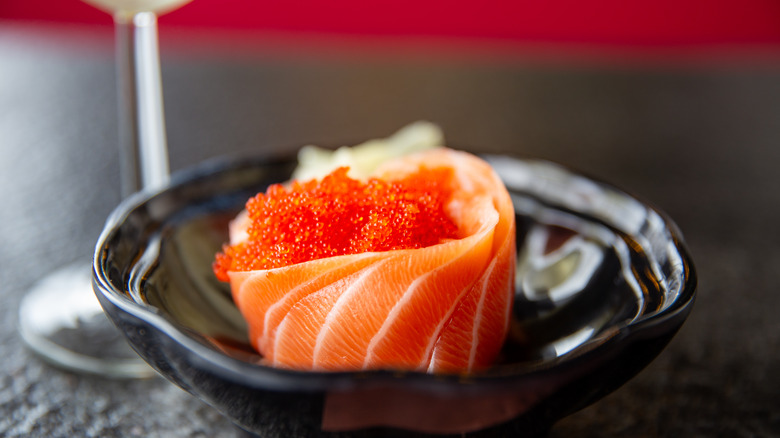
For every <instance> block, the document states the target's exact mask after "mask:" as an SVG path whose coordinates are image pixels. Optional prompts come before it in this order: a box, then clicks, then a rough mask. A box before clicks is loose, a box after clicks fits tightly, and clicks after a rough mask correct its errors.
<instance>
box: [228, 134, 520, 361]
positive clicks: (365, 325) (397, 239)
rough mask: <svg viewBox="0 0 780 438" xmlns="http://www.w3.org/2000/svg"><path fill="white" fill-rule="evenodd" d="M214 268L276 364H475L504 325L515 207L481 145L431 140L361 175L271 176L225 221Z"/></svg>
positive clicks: (495, 349) (488, 355) (257, 344)
mask: <svg viewBox="0 0 780 438" xmlns="http://www.w3.org/2000/svg"><path fill="white" fill-rule="evenodd" d="M229 232H230V243H229V244H226V245H225V246H224V248H223V251H222V252H221V253H219V254H217V256H216V261H215V262H214V272H215V274H216V275H217V277H218V278H219V279H220V280H222V281H226V282H229V283H230V288H231V291H232V294H233V299H234V301H235V303H236V305H237V306H238V308H239V310H240V311H241V313H242V315H243V317H244V318H245V319H246V321H247V323H248V325H249V337H250V342H251V343H252V345H253V346H254V348H256V349H257V350H258V351H259V352H260V353H261V354H262V355H263V357H264V358H265V360H266V361H267V363H268V364H269V365H272V366H277V367H284V368H292V369H298V370H315V371H346V370H367V369H393V370H416V371H425V372H431V373H467V372H472V371H475V370H479V369H482V368H485V367H487V366H489V365H490V364H491V363H492V362H493V361H494V360H495V359H496V357H497V355H498V353H499V351H500V349H501V346H502V344H503V342H504V339H505V337H506V335H507V331H508V325H509V319H510V310H511V306H512V298H513V291H514V272H515V251H516V250H515V214H514V209H513V207H512V201H511V199H510V197H509V194H508V193H507V190H506V188H505V187H504V185H503V183H502V182H501V180H500V179H499V178H498V176H497V175H496V173H495V172H494V171H493V170H492V169H491V167H490V166H489V165H488V164H487V163H486V162H485V161H483V160H481V159H480V158H478V157H476V156H474V155H471V154H468V153H465V152H458V151H453V150H450V149H446V148H436V149H431V150H427V151H424V152H420V153H415V154H412V155H407V156H404V157H400V158H396V159H393V160H390V161H387V162H386V163H384V164H382V165H381V166H379V167H378V168H377V169H376V170H375V171H374V172H373V173H372V175H371V176H370V177H369V178H367V179H366V180H357V179H352V178H350V177H349V176H347V169H345V168H340V169H337V170H335V171H334V172H332V173H331V174H329V175H327V176H325V177H323V178H321V179H313V180H310V181H293V182H292V183H290V184H288V185H285V186H283V185H275V186H271V187H270V188H269V189H268V190H267V191H266V193H261V194H258V195H257V196H256V197H254V198H252V199H250V200H249V202H247V209H246V210H245V212H243V213H242V214H241V215H239V217H238V218H236V219H235V220H234V221H233V223H232V224H231V226H230V230H229Z"/></svg>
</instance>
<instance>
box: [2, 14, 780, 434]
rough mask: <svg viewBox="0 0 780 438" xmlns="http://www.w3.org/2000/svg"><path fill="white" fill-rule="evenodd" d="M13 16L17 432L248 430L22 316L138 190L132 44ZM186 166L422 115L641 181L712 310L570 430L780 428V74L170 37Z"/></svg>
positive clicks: (8, 430)
mask: <svg viewBox="0 0 780 438" xmlns="http://www.w3.org/2000/svg"><path fill="white" fill-rule="evenodd" d="M88 41H89V39H88V38H84V35H81V34H79V36H77V37H75V38H64V39H59V38H52V37H51V35H49V36H45V35H40V34H37V33H36V32H34V31H29V30H28V29H25V28H20V27H14V26H10V27H6V28H4V29H3V30H2V31H0V60H2V62H0V201H2V209H0V224H2V226H0V242H1V243H2V244H0V312H2V318H0V347H1V348H2V349H1V350H0V351H2V355H1V358H0V436H7V437H65V436H100V437H132V436H164V437H199V436H204V437H205V436H208V437H211V436H221V437H231V436H243V435H244V433H243V432H241V431H239V430H238V429H236V428H234V427H233V426H232V425H231V423H230V422H229V421H228V420H226V419H225V418H222V417H221V416H220V415H219V414H217V413H216V412H215V411H213V410H212V409H211V408H209V407H208V406H206V405H205V404H203V403H202V402H200V401H199V400H197V399H195V398H193V397H192V396H190V395H188V394H187V393H185V392H184V391H182V390H180V389H178V388H177V387H175V386H173V385H171V384H169V383H168V382H166V381H164V380H163V379H161V378H154V379H151V380H143V381H114V380H105V379H99V378H95V377H87V376H82V375H78V374H73V373H69V372H64V371H60V370H59V369H56V368H52V367H50V366H48V365H46V364H44V363H42V362H41V361H39V360H38V359H37V358H36V357H35V356H33V355H32V354H31V353H29V352H28V350H26V349H25V348H24V346H23V344H22V342H21V340H20V338H19V335H18V332H17V330H16V324H17V320H18V316H17V311H18V307H19V303H20V300H21V298H22V297H23V296H24V294H25V293H26V291H27V290H28V289H29V288H30V287H31V286H32V285H33V284H34V283H35V281H36V280H38V279H40V278H41V277H43V276H44V275H45V274H46V273H47V272H50V271H52V270H54V269H56V268H58V267H60V266H63V265H66V264H69V263H71V262H74V261H83V262H84V263H85V266H88V265H89V261H90V257H91V253H92V249H93V245H94V243H95V241H96V239H97V236H98V234H99V232H100V230H101V228H102V224H103V221H104V220H105V218H106V217H107V215H108V214H109V212H110V211H111V210H112V209H113V207H114V206H116V204H117V203H118V202H119V189H118V184H119V181H118V176H117V173H118V168H119V166H118V163H117V150H116V147H115V146H114V145H115V143H116V142H115V138H116V120H115V119H116V111H115V109H116V100H115V91H114V67H113V54H112V51H111V44H110V42H109V43H106V44H104V43H99V44H92V43H90V42H88ZM163 48H164V50H163V80H164V90H165V101H166V110H167V113H166V117H167V122H168V137H169V144H170V154H171V167H172V169H173V170H174V171H176V170H179V169H183V168H186V167H188V166H191V165H193V164H195V163H197V162H199V161H201V160H203V159H207V158H210V157H213V156H217V155H223V154H276V153H279V152H284V151H288V152H289V151H292V150H294V149H295V148H297V147H298V146H300V145H304V144H308V143H317V144H323V145H341V144H351V143H354V142H357V141H361V140H363V139H367V138H372V137H377V136H384V135H387V134H389V133H391V132H393V131H394V130H396V129H397V128H399V127H401V126H403V125H405V124H407V123H409V122H411V121H414V120H419V119H427V120H431V121H434V122H436V123H438V124H440V125H441V126H442V127H443V128H444V131H445V134H446V136H447V138H448V139H449V144H451V145H454V146H456V147H459V148H464V149H471V150H474V151H480V152H481V151H485V152H498V153H510V154H518V155H521V156H531V157H540V158H545V159H549V160H553V161H558V162H561V163H563V164H566V165H569V166H572V167H574V168H576V169H579V170H581V171H583V172H586V173H587V174H591V175H596V176H597V177H598V178H600V179H603V180H606V181H609V182H612V183H614V184H616V185H618V186H620V187H622V188H624V189H626V190H628V191H630V192H633V193H636V194H639V195H640V196H641V197H643V198H645V199H647V200H649V201H650V202H652V203H653V204H655V205H656V206H658V207H660V208H661V209H662V210H664V211H666V212H667V213H668V214H669V215H670V216H671V217H672V218H673V219H674V220H675V221H676V222H677V224H678V225H679V226H680V228H681V229H682V231H683V233H684V235H685V237H686V241H687V243H688V245H689V248H690V250H691V253H692V255H693V259H694V263H695V266H696V268H697V271H698V277H699V286H698V293H699V295H698V299H697V302H696V304H695V307H694V310H693V313H692V314H691V316H690V318H689V319H688V321H687V322H686V324H685V325H684V326H683V328H682V329H681V330H680V332H679V333H678V335H677V336H676V337H675V338H674V339H673V340H672V342H671V343H670V345H669V346H668V347H667V349H666V350H664V352H662V354H661V355H660V356H659V357H658V358H657V359H656V360H655V361H654V362H653V363H652V364H651V365H650V366H649V367H647V368H646V369H645V370H644V371H643V372H641V373H640V374H639V375H638V376H637V377H636V378H634V379H632V380H631V381H630V382H629V383H627V384H626V385H625V386H623V387H622V388H620V389H618V390H617V391H615V392H614V393H612V394H611V395H609V396H607V397H606V398H604V399H603V400H601V401H599V402H597V403H595V404H594V405H592V406H591V407H589V408H586V409H584V410H582V411H580V412H578V413H576V414H574V415H571V416H570V417H568V418H566V419H564V420H562V421H561V422H559V423H558V424H556V425H555V426H554V427H553V429H552V430H551V432H550V437H551V438H552V437H555V438H558V437H570V436H576V437H626V436H641V437H644V436H647V437H678V436H735V437H740V436H745V437H747V436H761V437H772V436H780V397H778V394H780V373H778V372H777V370H778V369H780V318H778V317H777V314H778V310H779V309H780V294H778V293H777V285H778V284H780V269H778V266H780V238H778V232H777V224H778V223H780V190H778V188H780V173H778V172H777V169H776V167H777V166H778V164H779V163H780V147H778V145H779V144H780V67H779V66H778V65H777V64H774V65H767V64H764V65H759V64H755V63H754V64H751V65H748V66H746V65H738V64H722V63H721V64H717V63H716V64H714V65H709V64H708V65H693V66H692V65H688V66H686V67H683V66H680V65H677V66H675V65H674V63H671V64H662V65H655V66H653V65H644V66H639V65H624V64H620V63H617V64H611V65H610V64H596V63H590V64H589V63H576V64H575V63H573V64H571V65H568V64H566V63H561V62H556V63H545V62H523V60H522V59H514V60H512V61H506V62H499V61H498V60H495V59H494V60H487V61H484V60H483V61H481V62H477V60H474V59H468V60H465V61H464V60H458V59H457V58H447V57H441V58H437V57H432V58H430V59H425V58H424V57H410V58H404V57H403V56H398V55H397V54H396V55H394V56H391V57H389V58H387V59H384V58H381V57H376V56H374V57H371V58H369V59H363V60H361V58H360V57H353V56H347V55H344V54H341V55H335V56H297V57H296V56H289V55H283V54H280V53H271V54H267V53H266V54H264V53H261V52H258V53H245V54H244V56H235V54H232V55H223V54H220V53H215V52H209V53H196V52H195V51H189V52H187V51H184V52H173V53H171V52H167V51H166V50H165V46H164V47H163Z"/></svg>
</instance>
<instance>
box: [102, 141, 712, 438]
mask: <svg viewBox="0 0 780 438" xmlns="http://www.w3.org/2000/svg"><path fill="white" fill-rule="evenodd" d="M484 158H485V159H486V160H488V161H489V162H490V163H491V164H492V165H493V167H494V169H495V170H496V172H497V173H498V174H499V175H500V177H501V178H502V180H503V181H504V183H505V184H506V186H507V189H508V190H509V192H510V194H511V196H512V199H513V203H514V207H515V211H516V220H517V248H518V257H517V281H516V288H515V289H516V290H515V304H514V307H513V313H512V321H511V329H510V334H509V336H508V338H507V340H506V342H505V345H504V348H503V351H502V353H501V356H500V358H499V359H498V361H497V362H496V363H495V364H494V365H493V366H492V367H491V368H489V369H487V370H483V371H480V372H478V373H474V374H471V375H431V374H425V373H419V372H408V371H393V370H388V371H357V372H301V371H292V370H285V369H278V368H273V367H269V366H266V365H264V363H263V358H262V357H261V356H260V355H259V354H258V353H257V352H255V351H254V350H253V349H252V348H251V347H250V345H249V341H248V338H247V333H246V325H245V323H244V321H243V319H242V318H241V315H240V314H239V312H238V310H237V308H236V307H235V305H234V304H233V302H232V299H231V297H230V290H229V287H228V286H227V285H226V284H223V283H220V282H218V281H217V280H216V279H215V278H214V276H213V274H212V272H211V262H212V260H213V256H214V254H215V253H216V252H217V251H218V250H219V249H220V248H221V245H222V244H223V243H224V242H225V241H227V224H228V222H229V221H230V220H231V219H232V218H233V217H234V216H235V215H236V214H237V213H238V212H239V211H240V210H241V209H242V208H243V206H244V203H245V202H246V200H247V199H248V198H249V197H250V196H254V195H255V194H256V193H257V192H259V191H263V190H265V188H266V187H267V186H268V185H269V184H273V183H278V182H283V181H286V180H288V179H289V177H290V174H291V172H292V170H293V168H294V166H295V162H294V161H292V160H268V159H260V158H257V159H223V160H217V161H212V162H207V163H204V164H203V165H201V166H198V167H196V168H193V169H191V170H188V171H185V172H181V173H179V174H177V175H175V176H174V178H173V179H172V181H171V183H170V184H169V185H168V186H167V187H166V188H164V189H163V190H161V191H159V192H156V193H143V192H142V193H138V194H136V195H134V196H132V197H130V198H128V199H127V200H125V201H124V202H123V203H122V204H121V205H119V206H118V207H117V209H116V210H115V211H114V212H113V213H112V215H111V216H110V217H109V218H108V220H107V223H106V226H105V229H104V231H103V233H102V235H101V237H100V239H99V242H98V245H97V248H96V252H95V258H94V281H93V284H94V288H95V291H96V294H97V296H98V299H99V301H100V303H101V305H102V306H103V308H104V310H105V312H106V314H107V315H108V316H109V318H110V319H111V320H112V321H113V322H114V323H115V324H116V325H117V326H118V327H119V329H120V330H121V331H122V332H123V333H124V334H125V335H126V337H127V339H128V341H129V343H130V345H131V346H132V347H133V348H134V349H135V350H136V351H137V352H138V354H139V355H140V356H141V357H143V358H144V359H145V360H146V361H147V362H148V363H149V364H150V365H151V366H152V367H153V368H154V369H156V370H157V371H158V372H159V373H160V374H161V375H162V376H164V377H165V378H167V379H168V380H169V381H171V382H173V383H174V384H176V385H178V386H179V387H181V388H183V389H184V390H186V391H188V392H189V393H191V394H193V395H194V396H196V397H198V398H199V399H201V400H202V401H204V402H205V403H207V404H209V405H211V406H212V407H213V408H215V409H216V410H218V411H219V412H221V413H222V414H223V415H225V416H226V417H228V418H230V419H231V420H232V421H233V422H234V423H235V424H236V425H238V426H239V427H240V428H242V429H244V430H246V431H249V432H251V433H256V434H258V435H261V436H264V437H297V436H306V437H310V436H339V437H368V436H387V435H391V434H394V433H396V432H398V431H404V433H405V435H404V436H417V435H421V436H422V435H428V434H436V435H449V434H451V435H456V436H464V435H465V436H516V435H523V436H534V435H538V434H543V433H545V432H546V431H547V430H548V429H549V428H550V427H551V426H552V424H553V423H554V422H555V421H557V420H559V419H561V418H563V417H564V416H566V415H568V414H571V413H573V412H575V411H577V410H579V409H582V408H583V407H585V406H587V405H589V404H591V403H593V402H595V401H596V400H598V399H600V398H601V397H603V396H605V395H606V394H608V393H610V392H612V391H614V390H615V389H616V388H618V387H619V386H620V385H622V384H623V383H625V382H626V381H628V380H629V379H630V378H632V377H633V376H634V375H636V374H637V373H638V372H639V371H640V370H641V369H642V368H644V367H645V366H646V365H647V364H649V363H650V361H652V360H653V359H654V358H655V357H656V356H657V355H658V353H660V352H661V350H662V349H663V348H664V347H665V346H666V345H667V343H668V342H669V341H670V339H671V338H672V336H674V334H675V333H676V332H677V330H678V329H679V327H680V326H681V325H682V324H683V322H684V320H685V319H686V317H687V316H688V314H689V312H690V311H691V307H692V305H693V301H694V296H695V286H696V278H695V274H694V269H693V265H692V262H691V260H690V257H689V255H688V252H687V250H686V249H685V247H684V244H683V241H682V238H681V236H680V233H679V231H678V230H677V229H676V226H675V225H674V224H673V223H672V222H671V220H669V219H668V218H667V217H665V215H663V214H662V213H661V212H659V211H657V210H655V209H654V208H652V207H650V206H649V205H647V204H646V203H644V202H642V201H640V200H638V199H637V198H635V197H633V196H631V195H629V194H627V193H625V192H623V191H620V190H618V189H616V188H614V187H612V186H610V185H608V184H604V183H602V182H598V181H595V180H593V179H590V178H587V177H585V176H582V175H579V174H577V173H575V172H572V171H571V170H568V169H566V168H564V167H561V166H559V165H557V164H554V163H550V162H546V161H540V160H530V159H519V158H513V157H506V156H486V157H484Z"/></svg>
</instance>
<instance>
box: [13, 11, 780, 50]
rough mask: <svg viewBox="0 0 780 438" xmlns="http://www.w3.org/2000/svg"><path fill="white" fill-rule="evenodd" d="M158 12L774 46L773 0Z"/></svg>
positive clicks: (95, 20) (306, 27)
mask: <svg viewBox="0 0 780 438" xmlns="http://www.w3.org/2000/svg"><path fill="white" fill-rule="evenodd" d="M0 19H14V20H26V21H37V22H40V21H43V22H58V23H85V24H86V23H88V24H101V25H102V24H105V25H107V26H108V25H110V24H111V18H110V17H109V16H108V15H107V14H105V13H103V12H101V11H98V10H96V9H95V8H93V7H92V6H89V5H87V4H84V3H82V2H81V1H80V0H0ZM160 22H161V24H163V23H165V24H166V25H176V26H184V27H188V28H196V29H197V28H203V29H209V30H214V29H220V28H221V29H228V28H229V29H233V30H236V29H237V30H243V29H251V30H260V31H282V32H302V31H305V32H317V33H328V34H336V35H376V36H388V35H390V36H392V35H403V36H412V37H437V38H441V37H445V38H452V37H455V38H477V39H496V40H502V41H522V42H541V43H575V44H577V43H586V44H598V45H613V46H656V47H658V46H662V47H668V46H702V45H704V46H713V45H730V46H734V45H737V46H739V45H748V46H764V47H765V46H770V47H780V0H742V1H717V0H687V1H686V0H655V1H632V0H603V1H596V0H594V1H588V0H482V1H479V0H477V1H469V2H459V1H457V0H449V1H445V0H428V1H425V0H374V1H359V0H329V1H315V0H260V1H256V0H194V1H193V2H192V3H190V4H188V5H186V6H184V7H182V8H181V9H179V10H176V11H173V12H171V13H169V14H167V15H165V16H163V17H161V19H160Z"/></svg>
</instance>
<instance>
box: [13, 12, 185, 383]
mask: <svg viewBox="0 0 780 438" xmlns="http://www.w3.org/2000/svg"><path fill="white" fill-rule="evenodd" d="M85 1H86V2H87V3H90V4H92V5H94V6H97V7H98V8H100V9H103V10H105V11H107V12H109V13H111V14H112V15H113V17H114V27H115V31H116V65H117V76H118V81H117V83H118V92H119V103H120V105H119V144H120V151H121V152H120V160H119V161H120V166H121V169H120V174H121V179H122V180H121V193H122V196H123V197H127V196H129V195H130V194H132V193H134V192H136V191H138V190H141V189H148V190H153V189H155V188H158V187H160V186H162V185H164V184H165V183H166V182H167V181H168V173H169V171H168V153H167V145H166V136H165V120H164V116H163V101H162V86H161V80H160V58H159V48H158V42H157V15H158V14H160V13H163V12H167V11H170V10H171V9H174V8H176V7H178V6H180V5H182V4H184V3H187V2H189V1H190V0H85ZM89 267H90V263H89V262H86V263H77V264H74V265H71V266H66V267H64V268H61V269H59V270H57V271H55V272H53V273H51V274H49V275H48V276H46V277H44V278H43V279H42V280H41V281H39V282H38V283H36V285H34V286H33V288H32V289H31V290H30V292H29V293H28V294H27V295H26V296H25V297H24V298H23V300H22V303H21V305H20V307H19V333H20V334H21V337H22V339H23V340H24V342H25V343H26V344H27V346H28V347H30V349H31V350H32V351H34V352H35V353H37V354H38V355H39V356H40V357H41V358H43V359H44V360H46V361H47V362H49V363H51V364H53V365H56V366H59V367H61V368H65V369H68V370H71V371H76V372H83V373H89V374H96V375H100V376H104V377H115V378H143V377H151V376H154V375H156V373H155V372H154V370H152V368H151V367H149V366H148V365H147V364H146V363H145V362H144V361H143V360H141V358H140V357H138V355H136V354H135V352H133V351H132V350H131V349H130V347H129V346H128V344H127V342H126V341H125V340H124V338H123V335H122V334H121V333H120V332H119V331H118V330H117V329H116V328H115V327H114V326H113V325H111V323H110V322H109V321H108V319H107V318H106V316H105V315H104V313H103V309H102V308H101V307H100V304H99V303H98V301H97V298H96V297H95V294H94V292H93V290H92V272H91V270H90V269H89Z"/></svg>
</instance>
